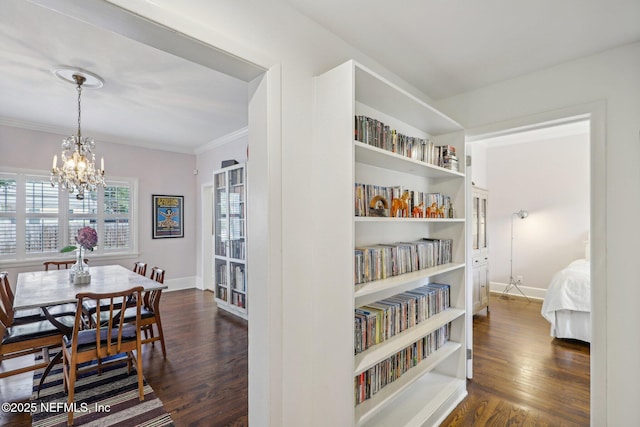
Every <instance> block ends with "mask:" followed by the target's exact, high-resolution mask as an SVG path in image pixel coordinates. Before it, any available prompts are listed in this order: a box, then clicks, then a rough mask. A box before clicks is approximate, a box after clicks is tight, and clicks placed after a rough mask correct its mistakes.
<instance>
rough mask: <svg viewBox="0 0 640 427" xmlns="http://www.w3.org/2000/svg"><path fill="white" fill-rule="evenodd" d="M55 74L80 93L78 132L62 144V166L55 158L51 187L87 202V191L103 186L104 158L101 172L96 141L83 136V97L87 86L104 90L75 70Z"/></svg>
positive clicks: (95, 80) (89, 76)
mask: <svg viewBox="0 0 640 427" xmlns="http://www.w3.org/2000/svg"><path fill="white" fill-rule="evenodd" d="M54 73H55V74H56V75H57V76H58V77H60V78H61V79H63V80H65V81H68V82H70V83H75V84H76V86H77V88H76V90H77V91H78V133H77V134H76V135H71V136H69V137H67V138H65V139H64V140H63V141H62V155H61V157H62V165H61V167H58V156H57V155H54V156H53V166H52V169H51V186H53V187H55V185H56V184H58V186H59V187H60V188H63V189H65V190H67V191H69V193H71V194H73V193H76V198H77V199H78V200H82V199H84V193H85V192H91V191H95V190H96V189H97V188H98V187H104V185H105V184H104V158H102V159H101V160H100V169H98V168H96V164H95V155H94V153H93V151H94V149H95V142H94V140H93V138H87V137H83V136H82V132H81V130H80V118H81V108H80V98H81V96H82V85H83V84H84V85H85V87H95V88H99V87H102V84H103V80H102V79H101V78H100V77H98V76H96V75H95V74H92V73H89V72H86V71H81V70H77V69H72V68H59V69H56V70H55V71H54Z"/></svg>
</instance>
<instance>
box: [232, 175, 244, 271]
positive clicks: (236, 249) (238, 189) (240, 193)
mask: <svg viewBox="0 0 640 427" xmlns="http://www.w3.org/2000/svg"><path fill="white" fill-rule="evenodd" d="M228 197H229V201H228V207H229V211H228V216H229V253H228V256H229V258H234V259H239V260H244V259H245V256H246V254H245V191H244V167H240V168H237V169H233V170H230V171H229V189H228Z"/></svg>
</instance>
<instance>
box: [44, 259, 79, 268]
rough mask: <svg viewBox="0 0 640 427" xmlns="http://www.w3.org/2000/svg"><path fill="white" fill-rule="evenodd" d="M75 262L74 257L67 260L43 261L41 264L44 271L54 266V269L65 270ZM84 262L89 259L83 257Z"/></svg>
mask: <svg viewBox="0 0 640 427" xmlns="http://www.w3.org/2000/svg"><path fill="white" fill-rule="evenodd" d="M75 263H76V260H75V259H68V260H56V261H45V262H43V263H42V264H43V265H44V271H49V269H50V268H51V269H52V267H56V270H66V269H68V268H69V267H71V266H72V265H73V264H75ZM84 263H85V264H89V260H88V259H87V258H84Z"/></svg>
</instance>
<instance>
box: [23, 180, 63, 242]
mask: <svg viewBox="0 0 640 427" xmlns="http://www.w3.org/2000/svg"><path fill="white" fill-rule="evenodd" d="M25 205H26V208H25V209H26V212H25V239H24V241H25V251H26V253H27V254H33V253H47V252H57V251H58V231H59V224H58V212H59V209H58V189H57V188H53V187H51V183H50V182H49V179H48V178H46V177H39V176H27V177H26V181H25Z"/></svg>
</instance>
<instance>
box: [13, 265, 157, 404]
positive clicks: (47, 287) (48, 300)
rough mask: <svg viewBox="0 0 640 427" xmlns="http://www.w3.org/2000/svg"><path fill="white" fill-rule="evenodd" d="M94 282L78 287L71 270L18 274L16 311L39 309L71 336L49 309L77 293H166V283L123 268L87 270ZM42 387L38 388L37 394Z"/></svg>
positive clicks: (69, 330)
mask: <svg viewBox="0 0 640 427" xmlns="http://www.w3.org/2000/svg"><path fill="white" fill-rule="evenodd" d="M88 270H89V273H90V274H91V280H90V281H89V283H86V284H75V283H74V282H73V281H72V280H70V279H69V270H49V271H29V272H24V273H18V280H17V282H16V290H15V296H14V303H13V308H14V310H22V309H33V308H40V309H41V310H42V312H43V314H44V316H45V317H46V318H47V319H48V320H49V322H51V323H52V324H54V325H55V326H56V327H57V328H58V329H59V330H60V331H61V332H62V333H63V334H65V335H67V336H70V335H71V333H72V328H70V327H69V326H68V325H65V324H62V323H61V322H58V320H57V319H56V317H54V316H52V315H51V314H50V313H49V310H48V307H51V306H55V305H59V304H65V303H74V302H77V298H76V295H77V294H78V293H84V292H92V293H110V292H120V291H124V290H127V289H131V288H133V287H136V286H142V287H143V289H144V292H147V291H156V290H159V291H162V290H163V289H167V286H166V285H164V284H163V283H160V282H157V281H155V280H151V279H150V278H148V277H145V276H143V275H141V274H138V273H135V272H134V271H132V270H129V269H128V268H125V267H123V266H121V265H104V266H91V267H88ZM61 356H62V352H59V353H58V354H56V355H55V357H53V358H52V359H51V362H50V363H49V366H47V368H46V369H45V371H44V373H43V375H42V377H41V379H40V385H42V383H43V381H44V378H45V377H46V376H47V374H48V373H49V371H50V370H51V368H52V367H53V365H54V364H55V363H57V362H58V361H59V360H60V358H61ZM39 391H40V386H38V392H39Z"/></svg>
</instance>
